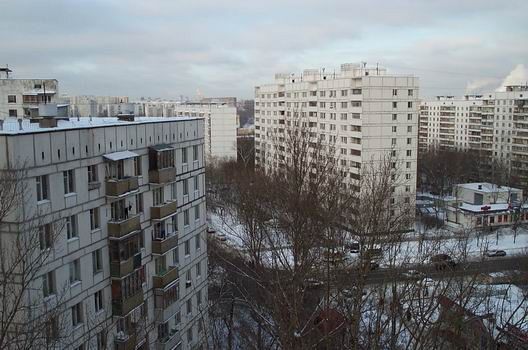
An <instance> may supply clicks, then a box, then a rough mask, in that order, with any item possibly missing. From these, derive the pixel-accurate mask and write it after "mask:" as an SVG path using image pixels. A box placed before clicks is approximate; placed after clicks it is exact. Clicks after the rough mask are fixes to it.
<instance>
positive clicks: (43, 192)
mask: <svg viewBox="0 0 528 350" xmlns="http://www.w3.org/2000/svg"><path fill="white" fill-rule="evenodd" d="M32 88H34V86H32ZM0 96H3V95H0ZM203 124H204V120H203V119H200V118H191V117H189V118H154V117H151V118H139V117H131V116H127V120H120V119H118V118H93V119H89V118H80V119H77V118H75V119H71V120H57V121H56V122H55V123H50V122H49V121H47V122H43V121H41V122H40V123H31V122H30V120H27V119H25V120H18V121H17V120H16V119H14V118H8V119H7V120H5V121H4V122H3V123H1V124H0V169H13V168H17V167H20V166H21V165H22V164H24V166H25V169H26V172H25V175H24V178H23V179H22V180H21V181H23V182H24V184H25V187H26V188H27V191H28V198H27V200H26V201H25V202H24V203H23V204H22V205H20V206H19V207H18V208H17V210H16V212H14V213H12V214H11V215H10V216H9V217H8V218H7V220H8V221H9V222H4V225H2V232H1V235H0V239H1V240H2V242H4V244H7V243H6V242H9V240H10V238H12V237H15V236H17V235H24V234H25V231H23V230H21V229H20V227H21V226H20V225H19V224H20V222H19V220H22V219H21V218H22V217H23V218H25V219H24V220H29V221H30V222H38V225H39V232H42V233H43V234H42V235H40V236H39V237H40V239H41V242H40V243H41V249H49V252H50V255H49V259H48V260H47V261H46V264H45V265H44V268H42V270H41V271H40V274H39V276H38V277H37V278H36V279H35V280H32V282H31V283H32V284H31V288H30V289H29V290H28V291H26V292H27V294H28V295H27V300H28V301H29V300H36V301H38V302H39V303H41V305H47V306H53V305H55V304H59V303H60V305H61V306H62V307H63V309H64V312H63V314H61V321H60V322H61V324H62V325H64V328H63V327H61V328H60V330H58V332H60V334H55V335H53V336H52V339H51V341H52V343H53V341H54V339H55V337H59V336H60V338H61V339H62V340H61V343H60V344H57V348H61V349H103V348H104V349H107V348H112V349H118V350H128V349H191V348H192V349H195V348H200V347H201V346H202V345H201V344H202V343H203V339H204V338H203V337H204V334H205V332H204V328H205V324H206V323H207V311H206V310H207V307H206V305H207V241H206V234H205V231H206V230H205V228H206V208H205V188H204V184H205V179H204V176H205V175H204V133H203V130H204V125H203ZM47 125H52V126H53V125H54V126H55V127H46V126H47ZM56 221H65V222H66V225H64V228H63V229H62V231H61V232H57V233H58V235H57V239H56V240H54V241H49V240H46V237H48V235H47V234H46V233H49V231H50V229H51V226H50V225H51V224H52V223H53V222H56ZM54 303H55V304H54ZM45 309H46V308H45V307H43V308H42V310H45ZM42 312H44V311H42ZM35 316H36V315H35Z"/></svg>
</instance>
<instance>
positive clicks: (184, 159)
mask: <svg viewBox="0 0 528 350" xmlns="http://www.w3.org/2000/svg"><path fill="white" fill-rule="evenodd" d="M182 163H183V164H187V148H182Z"/></svg>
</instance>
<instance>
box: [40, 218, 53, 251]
mask: <svg viewBox="0 0 528 350" xmlns="http://www.w3.org/2000/svg"><path fill="white" fill-rule="evenodd" d="M39 241H40V249H41V250H45V249H50V248H51V247H52V246H53V237H52V233H51V224H46V225H43V226H40V227H39Z"/></svg>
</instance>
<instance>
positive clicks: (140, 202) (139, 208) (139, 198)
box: [136, 193, 143, 214]
mask: <svg viewBox="0 0 528 350" xmlns="http://www.w3.org/2000/svg"><path fill="white" fill-rule="evenodd" d="M142 212H143V193H139V194H136V213H138V214H139V213H142Z"/></svg>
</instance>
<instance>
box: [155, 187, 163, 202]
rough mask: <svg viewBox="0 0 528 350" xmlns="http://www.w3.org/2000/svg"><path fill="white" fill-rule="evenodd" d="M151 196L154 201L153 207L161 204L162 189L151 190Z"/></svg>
mask: <svg viewBox="0 0 528 350" xmlns="http://www.w3.org/2000/svg"><path fill="white" fill-rule="evenodd" d="M152 196H153V201H154V206H157V205H162V204H163V202H164V201H163V187H158V188H155V189H153V190H152Z"/></svg>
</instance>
